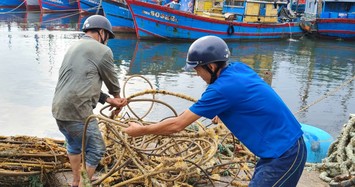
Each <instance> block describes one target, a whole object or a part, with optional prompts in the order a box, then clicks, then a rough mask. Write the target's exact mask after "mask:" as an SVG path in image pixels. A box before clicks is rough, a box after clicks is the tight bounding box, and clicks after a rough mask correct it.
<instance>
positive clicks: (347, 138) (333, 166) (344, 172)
mask: <svg viewBox="0 0 355 187" xmlns="http://www.w3.org/2000/svg"><path fill="white" fill-rule="evenodd" d="M311 166H312V167H314V168H315V169H316V170H318V171H320V172H321V174H320V178H321V179H322V180H324V181H325V182H328V183H329V185H330V186H334V187H335V186H342V187H350V186H355V114H350V119H349V121H348V122H347V123H346V124H344V127H343V129H342V131H341V133H340V135H339V136H338V138H337V140H335V141H334V142H333V143H332V144H331V145H330V147H329V149H328V154H327V157H326V158H324V159H323V160H322V163H316V164H311Z"/></svg>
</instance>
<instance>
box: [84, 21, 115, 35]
mask: <svg viewBox="0 0 355 187" xmlns="http://www.w3.org/2000/svg"><path fill="white" fill-rule="evenodd" d="M90 29H105V30H106V31H108V32H109V33H110V36H109V38H110V39H111V38H115V34H113V32H112V26H111V23H110V21H109V20H108V19H107V18H106V17H104V16H101V15H92V16H90V17H88V18H87V19H86V20H85V22H84V24H83V28H82V30H83V31H84V32H86V31H88V30H90Z"/></svg>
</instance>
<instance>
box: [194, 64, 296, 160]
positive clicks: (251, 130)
mask: <svg viewBox="0 0 355 187" xmlns="http://www.w3.org/2000/svg"><path fill="white" fill-rule="evenodd" d="M190 110H191V111H192V112H193V113H195V114H197V115H199V116H204V117H207V118H210V119H211V118H213V117H215V116H218V117H219V118H220V119H221V120H222V121H223V123H224V124H225V125H226V126H227V127H228V129H229V130H230V131H232V133H233V134H234V135H235V136H236V137H237V138H238V139H239V140H240V141H241V142H242V143H243V144H244V145H245V146H246V147H248V149H249V150H250V151H251V152H253V153H254V154H255V155H256V156H258V157H261V158H277V157H279V156H281V155H282V154H283V153H284V152H285V151H287V150H288V149H289V148H290V147H291V146H292V145H293V144H294V143H295V142H296V141H297V140H298V139H299V138H300V137H301V136H302V134H303V131H302V130H301V125H300V124H299V122H298V121H297V120H296V118H295V117H294V115H293V114H292V113H291V111H290V110H289V109H288V107H287V106H286V104H285V103H284V102H283V101H282V99H281V98H280V97H279V96H278V95H277V93H276V92H275V91H274V90H273V89H272V88H271V87H270V86H269V85H268V84H267V83H266V82H264V81H263V80H262V79H261V78H260V77H259V76H258V74H257V73H255V72H254V70H252V69H251V68H250V67H249V66H247V65H245V64H243V63H239V62H235V63H231V64H229V65H228V66H227V67H226V68H224V69H223V70H222V71H221V74H220V76H219V77H218V79H217V80H216V81H215V82H214V83H213V84H210V85H209V86H208V87H207V89H206V91H205V92H204V93H203V94H202V97H201V98H200V99H199V100H198V101H197V102H196V103H195V104H193V105H192V106H191V107H190Z"/></svg>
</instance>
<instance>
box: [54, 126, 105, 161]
mask: <svg viewBox="0 0 355 187" xmlns="http://www.w3.org/2000/svg"><path fill="white" fill-rule="evenodd" d="M57 125H58V127H59V130H60V132H62V134H63V135H64V136H65V139H66V142H67V152H68V154H71V155H77V154H80V153H81V151H82V149H81V146H82V138H83V132H84V125H85V124H84V123H82V122H77V121H61V120H57ZM105 151H106V147H105V142H104V140H103V138H102V135H101V132H100V130H99V127H98V124H97V120H92V121H90V123H89V124H88V128H87V131H86V149H85V154H86V155H85V161H86V164H87V165H88V166H91V167H96V166H97V165H98V164H99V163H100V160H101V158H102V157H103V155H104V154H105Z"/></svg>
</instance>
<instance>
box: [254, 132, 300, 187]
mask: <svg viewBox="0 0 355 187" xmlns="http://www.w3.org/2000/svg"><path fill="white" fill-rule="evenodd" d="M306 160H307V149H306V145H305V143H304V141H303V137H302V136H301V138H299V139H298V140H297V141H296V143H295V144H294V145H293V146H292V147H291V148H290V149H289V150H287V151H286V152H285V153H284V154H283V155H281V156H280V157H279V158H267V159H265V158H264V159H260V160H259V161H258V163H257V165H256V167H255V172H254V175H253V178H252V179H251V181H250V183H249V187H269V186H270V187H271V186H285V187H294V186H297V183H298V180H299V179H300V177H301V175H302V172H303V168H304V165H305V163H306Z"/></svg>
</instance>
